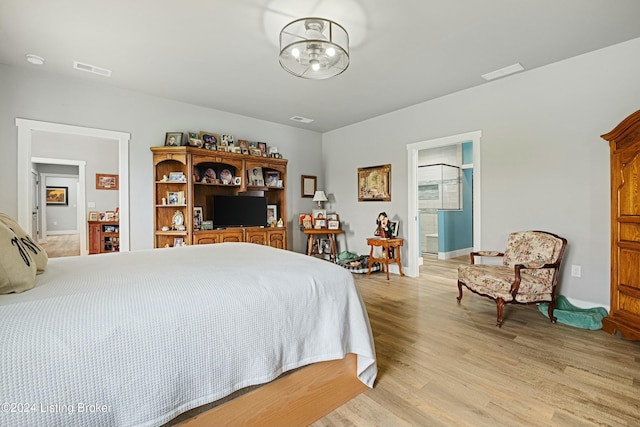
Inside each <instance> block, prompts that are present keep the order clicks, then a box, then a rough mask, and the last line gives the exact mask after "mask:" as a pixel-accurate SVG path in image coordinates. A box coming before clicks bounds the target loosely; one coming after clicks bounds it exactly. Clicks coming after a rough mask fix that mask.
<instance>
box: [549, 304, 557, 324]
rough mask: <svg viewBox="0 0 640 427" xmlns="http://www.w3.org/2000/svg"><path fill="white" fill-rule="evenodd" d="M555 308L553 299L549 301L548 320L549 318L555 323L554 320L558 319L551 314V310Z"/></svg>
mask: <svg viewBox="0 0 640 427" xmlns="http://www.w3.org/2000/svg"><path fill="white" fill-rule="evenodd" d="M555 308H556V301H555V300H551V302H550V303H549V309H548V314H549V320H551V323H556V321H557V320H558V319H556V317H555V316H554V315H553V310H555Z"/></svg>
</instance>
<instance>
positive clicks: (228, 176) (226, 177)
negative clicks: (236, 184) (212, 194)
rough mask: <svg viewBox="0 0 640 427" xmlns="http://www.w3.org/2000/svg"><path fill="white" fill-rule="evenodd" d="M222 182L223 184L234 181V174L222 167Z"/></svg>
mask: <svg viewBox="0 0 640 427" xmlns="http://www.w3.org/2000/svg"><path fill="white" fill-rule="evenodd" d="M220 183H221V184H232V183H233V174H232V173H231V171H230V170H229V169H226V168H225V169H222V170H221V171H220Z"/></svg>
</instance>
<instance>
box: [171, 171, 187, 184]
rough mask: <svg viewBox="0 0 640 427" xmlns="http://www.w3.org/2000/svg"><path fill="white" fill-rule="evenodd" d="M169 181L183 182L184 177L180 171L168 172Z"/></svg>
mask: <svg viewBox="0 0 640 427" xmlns="http://www.w3.org/2000/svg"><path fill="white" fill-rule="evenodd" d="M169 181H173V182H185V181H186V177H185V176H184V173H182V172H169Z"/></svg>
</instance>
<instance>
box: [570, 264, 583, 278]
mask: <svg viewBox="0 0 640 427" xmlns="http://www.w3.org/2000/svg"><path fill="white" fill-rule="evenodd" d="M571 276H573V277H581V276H582V267H581V266H579V265H572V266H571Z"/></svg>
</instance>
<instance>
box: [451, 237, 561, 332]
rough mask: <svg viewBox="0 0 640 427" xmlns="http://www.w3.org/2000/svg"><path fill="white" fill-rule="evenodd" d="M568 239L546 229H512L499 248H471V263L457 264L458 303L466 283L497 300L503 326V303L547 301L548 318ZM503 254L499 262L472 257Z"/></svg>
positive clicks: (498, 323)
mask: <svg viewBox="0 0 640 427" xmlns="http://www.w3.org/2000/svg"><path fill="white" fill-rule="evenodd" d="M566 247H567V240H566V239H564V238H562V237H560V236H557V235H555V234H552V233H548V232H545V231H521V232H516V233H511V234H510V235H509V239H508V241H507V248H506V250H505V251H504V253H502V252H485V251H480V252H471V264H470V265H464V266H460V267H458V293H459V296H458V298H457V300H458V304H460V301H461V300H462V287H463V286H465V287H466V288H467V289H469V290H470V291H472V292H475V293H476V294H478V295H482V296H485V297H487V298H491V299H492V300H494V301H495V302H496V305H497V310H498V319H497V322H496V326H498V327H502V317H503V314H504V305H505V304H531V303H537V302H548V303H549V319H550V320H551V323H556V318H555V317H554V316H553V310H554V308H555V295H556V285H557V284H558V275H559V272H560V264H561V263H562V258H563V256H564V251H565V249H566ZM477 256H482V257H486V256H492V257H502V265H486V264H476V263H475V257H477Z"/></svg>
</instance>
